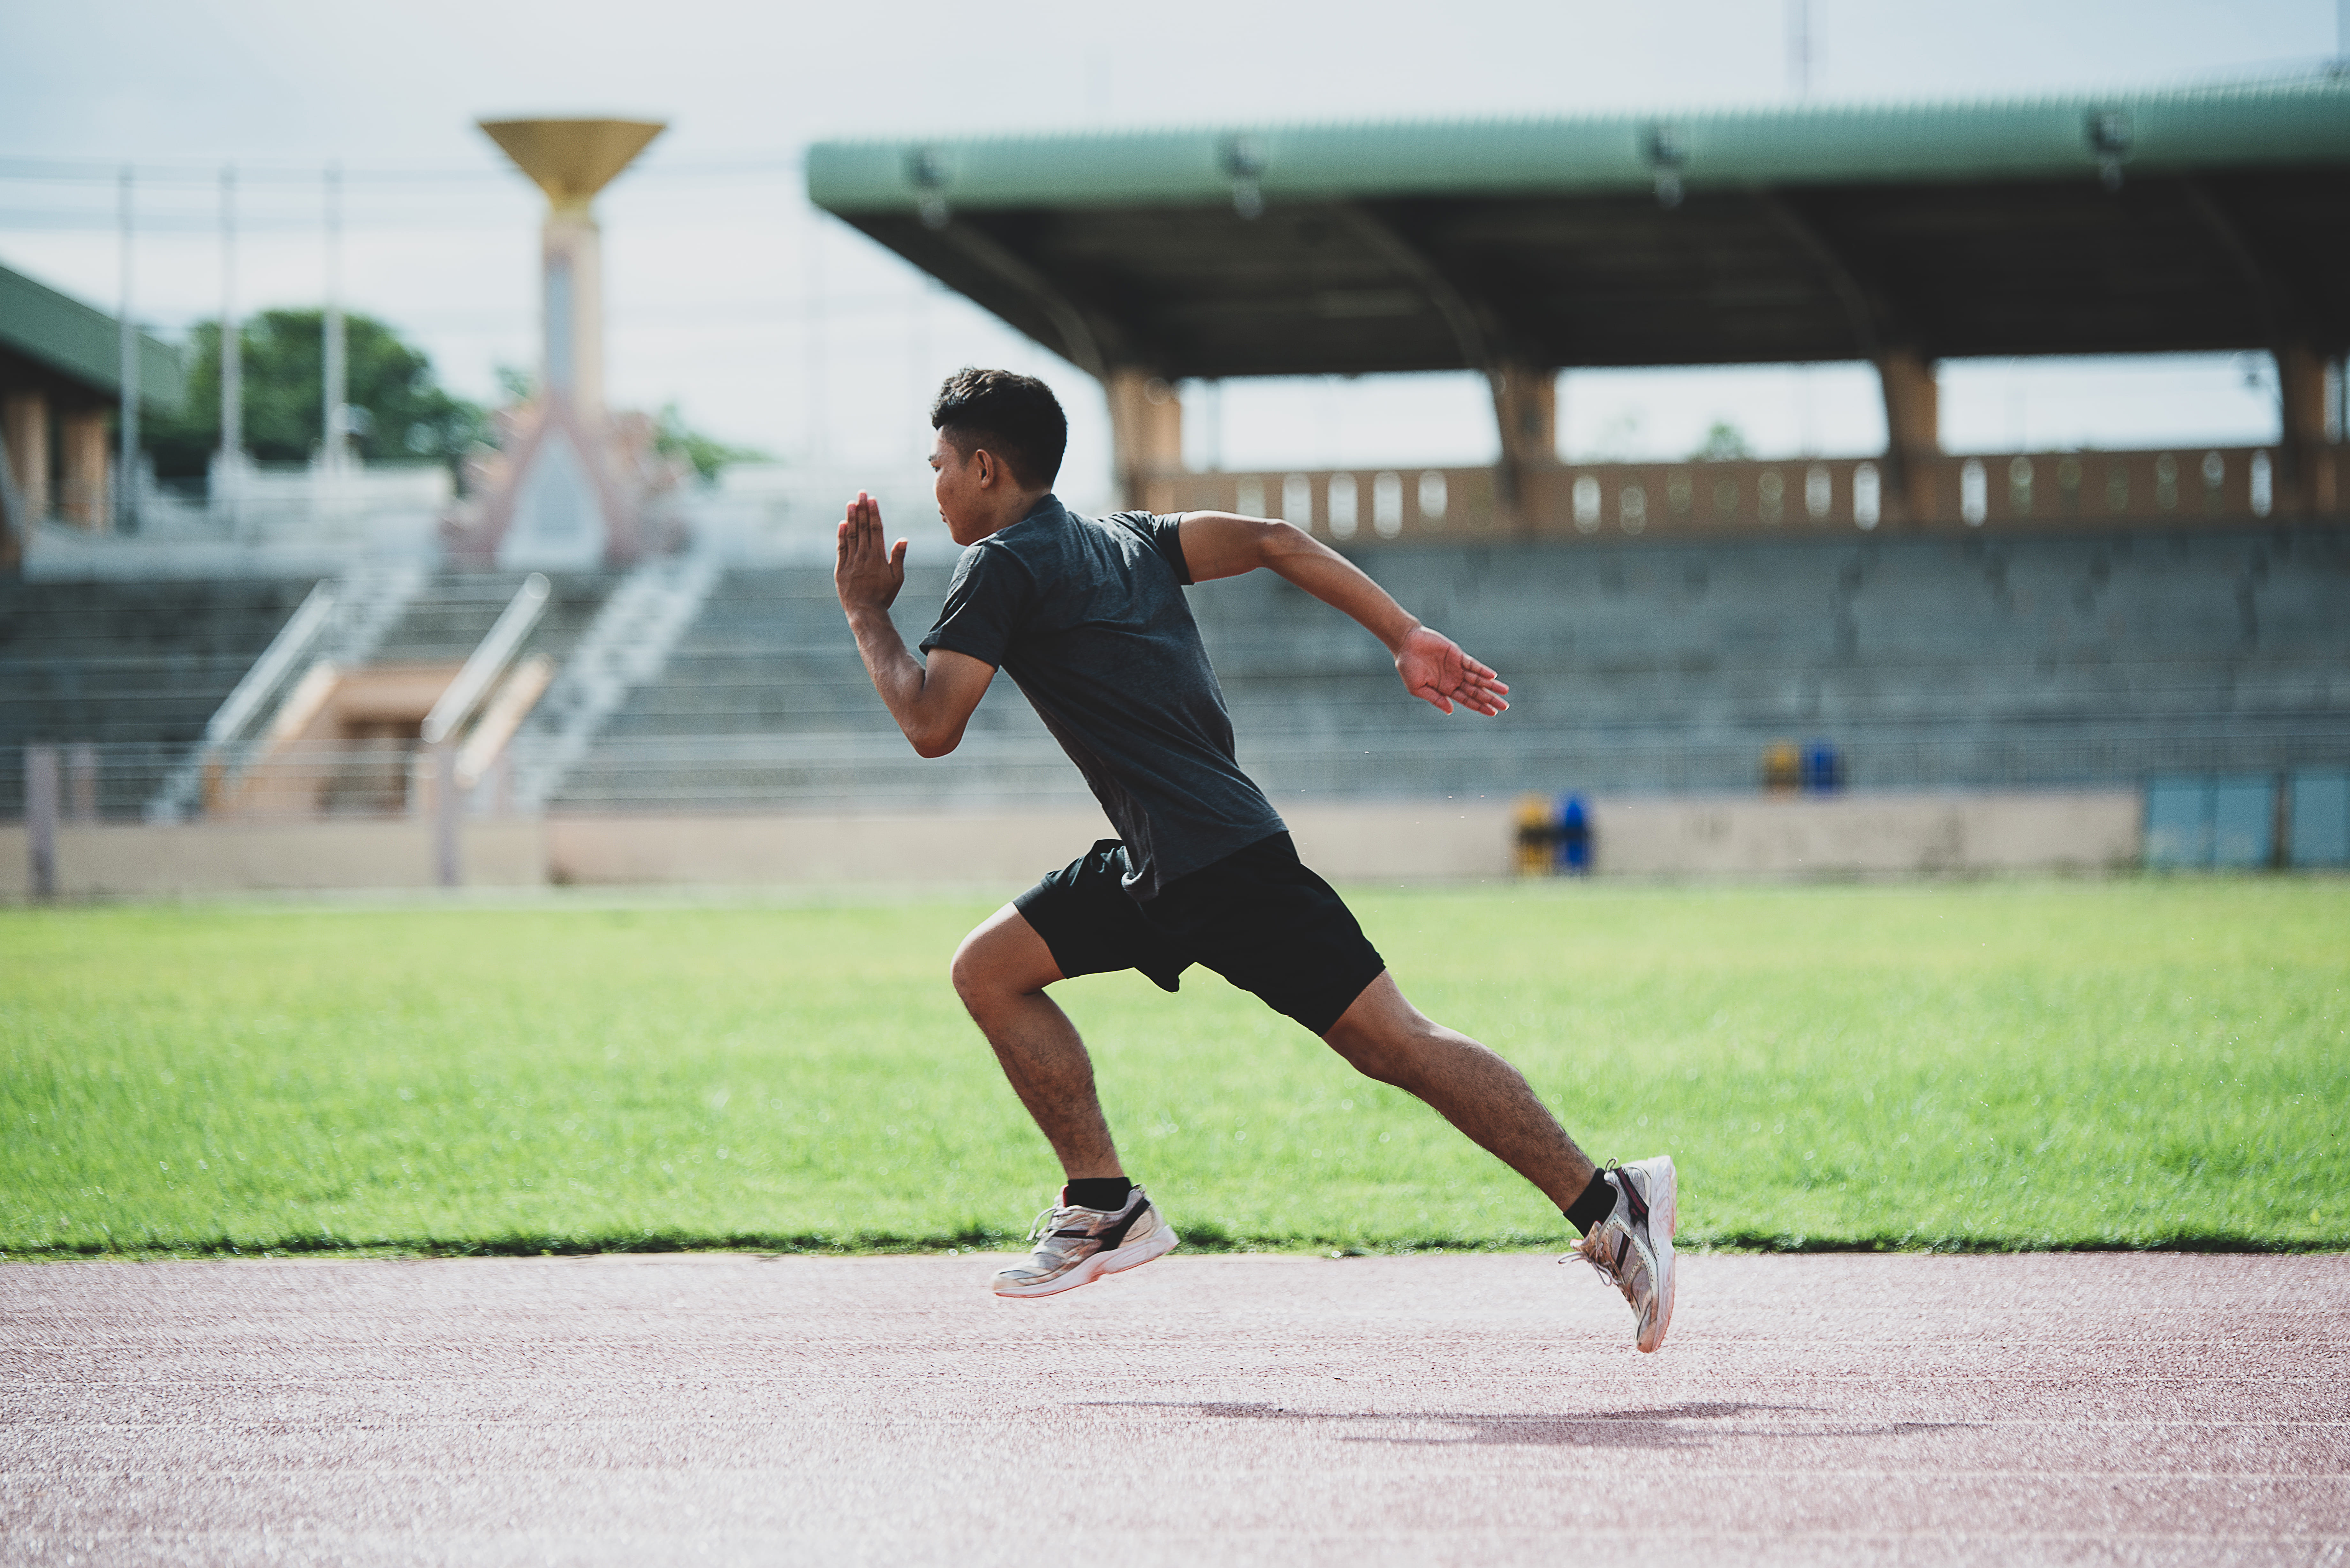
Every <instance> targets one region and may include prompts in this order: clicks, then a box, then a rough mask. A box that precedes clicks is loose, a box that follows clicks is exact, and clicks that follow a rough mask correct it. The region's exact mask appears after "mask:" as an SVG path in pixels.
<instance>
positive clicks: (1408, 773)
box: [557, 526, 2350, 808]
mask: <svg viewBox="0 0 2350 1568" xmlns="http://www.w3.org/2000/svg"><path fill="white" fill-rule="evenodd" d="M931 555H932V556H933V557H934V558H933V560H932V561H931V564H929V565H926V566H917V567H916V568H915V569H913V570H912V571H910V574H909V579H908V583H907V587H906V590H905V593H904V594H903V596H902V597H900V598H899V602H898V607H897V619H898V623H899V628H900V629H901V630H902V631H903V632H904V633H905V634H906V636H907V638H908V639H909V640H910V641H911V640H912V639H915V638H916V637H918V636H919V635H920V631H921V629H922V628H924V627H926V626H927V625H928V624H929V621H930V618H931V615H932V613H933V612H934V611H935V609H936V607H937V605H938V603H939V600H940V597H941V595H942V593H943V591H944V587H945V582H946V576H947V566H946V558H947V553H946V551H945V550H944V549H942V548H941V547H939V546H935V545H934V546H933V547H932V550H931ZM1359 558H1360V559H1361V561H1362V563H1363V564H1364V565H1365V566H1366V567H1367V568H1368V569H1369V570H1370V571H1371V572H1372V573H1373V574H1374V575H1375V576H1378V577H1379V578H1380V579H1381V580H1382V581H1383V582H1384V583H1385V584H1386V585H1387V586H1388V587H1389V588H1390V589H1391V590H1392V591H1393V592H1394V593H1395V594H1396V595H1397V597H1399V599H1401V600H1402V601H1403V603H1404V604H1405V605H1406V606H1407V607H1409V608H1411V609H1412V610H1413V611H1414V612H1415V613H1417V614H1419V615H1420V616H1421V617H1422V618H1425V619H1427V620H1429V621H1430V623H1431V624H1434V625H1436V626H1438V627H1439V628H1442V629H1444V630H1447V631H1448V632H1451V633H1452V634H1453V635H1455V636H1457V637H1458V638H1459V639H1461V641H1462V642H1463V643H1464V644H1465V645H1466V646H1468V647H1469V648H1470V649H1471V650H1472V651H1473V652H1475V653H1477V654H1478V655H1479V656H1480V657H1482V658H1483V659H1486V660H1487V661H1488V662H1489V663H1492V664H1493V665H1494V666H1495V667H1496V668H1498V669H1499V670H1502V672H1503V678H1504V679H1505V680H1509V681H1510V683H1511V686H1512V701H1513V709H1512V711H1510V712H1509V713H1508V714H1507V715H1505V716H1504V717H1503V718H1502V719H1500V720H1498V721H1485V720H1482V719H1477V718H1474V717H1472V716H1468V715H1456V716H1455V717H1453V718H1451V719H1449V720H1448V719H1444V718H1441V717H1440V716H1439V715H1437V714H1435V713H1434V712H1432V711H1429V710H1427V709H1426V708H1425V707H1424V706H1422V705H1421V704H1419V703H1417V702H1415V701H1413V700H1411V699H1410V698H1409V697H1407V696H1405V695H1404V694H1403V693H1402V692H1401V691H1400V690H1399V687H1398V686H1397V683H1396V681H1395V678H1394V676H1393V674H1392V673H1391V672H1390V670H1389V668H1388V660H1387V658H1386V655H1385V654H1384V652H1383V651H1382V650H1381V649H1379V648H1378V645H1377V644H1376V643H1375V642H1373V641H1372V640H1371V639H1369V638H1368V637H1367V635H1366V634H1364V633H1362V632H1361V631H1359V630H1358V629H1357V628H1355V627H1353V626H1352V625H1351V623H1348V622H1347V621H1346V620H1345V619H1344V618H1341V617H1339V616H1338V615H1336V613H1335V612H1333V611H1330V610H1327V609H1326V608H1324V607H1321V606H1319V605H1317V604H1315V603H1313V602H1312V601H1311V600H1309V599H1308V598H1307V597H1305V595H1304V594H1302V593H1301V592H1299V591H1298V590H1297V589H1295V588H1293V587H1290V586H1289V585H1287V584H1286V583H1284V582H1281V581H1279V580H1278V579H1276V578H1274V577H1272V576H1270V575H1269V574H1257V575H1255V576H1250V577H1246V578H1239V579H1232V580H1227V581H1223V582H1218V583H1212V584H1209V585H1205V586H1203V587H1200V588H1197V589H1194V590H1193V591H1192V594H1191V604H1192V607H1193V612H1194V614H1195V615H1196V616H1197V617H1198V618H1199V619H1200V622H1201V631H1202V635H1203V636H1204V637H1205V639H1206V640H1207V642H1208V646H1209V649H1210V651H1211V656H1212V657H1213V658H1214V659H1215V661H1216V666H1217V670H1218V672H1219V674H1220V676H1221V678H1222V682H1223V686H1224V691H1225V693H1226V696H1227V699H1228V701H1230V703H1231V706H1232V716H1233V723H1234V728H1235V730H1236V732H1237V733H1238V735H1239V742H1240V752H1241V757H1242V761H1243V764H1244V765H1246V766H1248V767H1249V768H1250V769H1251V770H1252V771H1253V773H1254V774H1256V775H1257V776H1258V777H1259V779H1260V780H1261V781H1262V782H1263V784H1265V785H1266V787H1267V789H1268V790H1269V791H1270V792H1271V793H1272V794H1274V796H1275V797H1276V799H1278V798H1279V797H1281V796H1283V795H1284V794H1299V793H1306V794H1445V793H1463V792H1466V793H1482V794H1494V793H1500V792H1514V791H1518V790H1523V789H1545V790H1548V789H1560V788H1567V787H1585V788H1596V789H1610V790H1624V789H1658V788H1662V789H1706V788H1714V789H1742V788H1748V787H1752V785H1753V784H1754V783H1755V782H1756V778H1757V772H1758V767H1759V763H1760V760H1761V755H1762V752H1763V747H1764V746H1766V745H1768V744H1769V743H1770V742H1773V741H1775V740H1799V741H1801V740H1813V739H1825V740H1827V741H1829V742H1834V743H1835V744H1836V745H1837V746H1839V747H1841V748H1842V749H1843V750H1844V752H1845V753H1846V758H1847V778H1848V780H1849V782H1850V783H1851V784H1854V785H1856V786H1860V787H1880V788H1906V787H1919V786H1953V787H1999V786H2008V785H2049V784H2054V785H2063V784H2116V783H2122V784H2136V783H2137V782H2139V781H2140V780H2142V779H2143V778H2144V777H2145V776H2146V775H2147V774H2149V773H2152V772H2157V771H2162V770H2166V769H2178V768H2197V767H2210V766H2215V765H2227V766H2230V767H2239V768H2251V769H2260V768H2282V767H2287V766H2293V765H2298V764H2300V763H2306V762H2309V761H2313V760H2319V761H2324V760H2340V759H2341V758H2342V757H2343V756H2345V755H2350V615H2345V613H2344V612H2343V610H2342V608H2341V607H2342V606H2343V605H2345V603H2350V535H2344V534H2342V533H2340V532H2338V531H2334V530H2326V529H2299V530H2288V529H2282V528H2278V529H2266V528H2264V529H2257V530H2255V529H2251V528H2246V527H2241V526H2238V527H2234V528H2229V529H2224V530H2220V529H2214V530H2211V531H2210V532H2205V533H2196V534H2163V535H2155V534H2147V535H2118V534H2115V535H2095V536H2091V535H2074V536H2049V537H2043V538H2019V537H2016V536H2013V535H2010V536H2005V537H2002V538H1997V539H1984V538H1927V539H1918V538H1908V539H1898V538H1892V537H1882V538H1872V539H1855V538H1851V537H1849V536H1847V537H1845V538H1839V539H1834V540H1829V539H1822V538H1818V537H1812V538H1804V537H1800V536H1799V537H1792V538H1781V539H1775V540H1771V541H1767V542H1756V543H1752V544H1725V543H1720V542H1708V543H1691V542H1679V543H1671V544H1655V545H1651V544H1645V543H1625V544H1610V545H1575V546H1565V547H1562V546H1559V545H1513V544H1508V543H1502V542H1494V543H1470V544H1462V545H1447V546H1441V547H1414V548H1399V547H1390V548H1385V549H1378V550H1371V551H1365V552H1363V553H1362V555H1361V556H1360V557H1359ZM918 559H919V555H918ZM1082 795H1083V786H1082V784H1080V782H1079V781H1078V780H1077V778H1076V773H1075V771H1074V769H1072V768H1071V767H1069V765H1068V764H1067V763H1066V762H1065V761H1062V760H1061V759H1060V757H1059V753H1058V752H1057V749H1056V748H1055V747H1054V745H1053V743H1052V742H1051V741H1050V739H1049V738H1048V737H1047V736H1046V735H1045V732H1044V730H1043V727H1042V726H1041V725H1040V724H1039V723H1037V722H1036V721H1035V717H1034V716H1033V715H1032V714H1031V713H1030V712H1029V711H1028V710H1027V707H1026V704H1025V702H1024V701H1022V700H1021V699H1020V697H1019V695H1018V693H1017V692H1016V691H1014V690H1013V689H1012V688H1011V684H1010V682H1009V681H1008V680H1000V681H998V682H997V683H996V685H995V687H994V688H993V690H991V691H990V692H989V694H988V697H987V699H986V701H985V702H983V704H982V706H981V710H980V712H979V714H978V715H977V717H976V718H975V720H974V722H973V724H972V731H971V733H970V735H969V737H968V738H967V739H966V741H965V742H964V745H963V746H962V749H961V750H959V751H958V752H957V753H955V754H954V755H953V756H952V757H951V758H948V759H944V760H942V761H940V762H930V763H926V762H923V761H921V760H920V759H919V758H916V757H915V756H914V755H913V754H912V753H911V752H910V750H908V749H907V748H906V746H905V744H904V742H903V741H902V740H900V739H899V736H898V733H897V731H896V729H895V727H894V726H893V725H892V724H891V722H890V721H889V716H888V714H887V713H886V712H885V711H883V709H882V707H881V705H880V702H879V699H878V698H877V697H875V695H874V694H873V691H872V689H871V686H870V684H869V683H868V680H866V677H865V674H864V671H863V669H862V668H861V666H860V665H859V664H858V659H857V655H856V650H855V649H854V647H853V645H852V644H851V643H850V641H849V639H848V636H847V628H845V627H844V626H843V624H842V622H841V618H840V612H839V608H838V607H837V603H836V602H835V600H834V597H833V592H832V586H831V582H830V578H829V574H828V573H827V571H826V570H824V569H822V568H817V567H806V568H775V569H766V570H760V571H747V570H744V571H735V572H733V573H730V574H729V575H728V576H727V577H726V578H725V580H724V581H723V583H722V584H721V586H720V587H719V589H718V590H717V591H716V592H715V593H713V594H712V597H711V598H710V600H709V602H708V603H707V605H706V606H705V607H704V609H703V612H702V617H701V618H700V620H699V621H698V622H697V624H696V625H695V626H694V627H693V628H691V631H690V632H689V633H688V634H687V636H686V637H685V638H684V639H683V640H682V641H681V644H680V645H679V646H678V648H677V649H675V650H674V651H673V652H672V654H671V659H670V660H669V664H668V666H667V669H666V670H665V671H664V673H663V675H662V676H661V677H660V679H659V680H656V681H654V682H652V683H650V684H649V685H647V686H645V687H643V688H640V689H639V691H636V692H635V693H634V694H633V695H632V696H631V698H630V700H629V701H628V702H627V703H626V704H625V705H624V706H623V707H622V709H621V710H620V711H619V713H618V714H617V715H616V716H615V718H614V720H613V722H612V723H611V724H610V725H609V726H608V729H607V731H606V732H605V733H604V735H603V737H602V739H601V741H600V742H599V743H598V745H597V746H596V747H595V748H594V749H593V750H592V751H591V753H590V754H589V756H588V757H587V761H586V763H585V764H584V765H583V766H581V767H580V768H579V769H577V771H575V772H574V774H572V775H571V777H570V779H569V781H568V783H567V784H566V786H565V787H564V789H563V790H562V791H561V792H560V794H558V796H557V804H558V805H567V806H572V807H591V808H592V807H598V806H626V805H652V804H674V805H690V804H700V805H723V806H754V805H775V804H790V803H795V802H806V803H810V804H815V803H827V804H837V803H844V802H847V803H862V804H867V805H938V804H945V803H950V802H952V801H957V800H975V799H981V798H985V799H991V800H998V801H1001V800H1048V799H1049V800H1066V799H1076V798H1082Z"/></svg>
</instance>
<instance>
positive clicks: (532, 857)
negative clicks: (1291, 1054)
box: [0, 790, 2142, 899]
mask: <svg viewBox="0 0 2350 1568" xmlns="http://www.w3.org/2000/svg"><path fill="white" fill-rule="evenodd" d="M1284 815H1286V816H1287V818H1288V820H1289V824H1290V827H1291V830H1292V831H1293V832H1294V833H1295V836H1296V838H1297V844H1298V848H1299V851H1300V853H1302V854H1303V855H1304V856H1305V859H1306V861H1307V863H1308V864H1310V865H1312V866H1313V867H1315V869H1316V870H1318V871H1320V872H1321V873H1322V874H1323V875H1325V876H1326V877H1330V878H1331V879H1332V880H1334V881H1352V882H1378V881H1389V882H1414V881H1418V882H1426V881H1472V880H1480V879H1486V878H1496V877H1507V876H1510V875H1511V874H1512V872H1511V858H1512V842H1513V836H1514V826H1513V811H1512V807H1511V805H1510V804H1509V803H1508V802H1506V801H1490V800H1483V799H1471V800H1466V801H1427V802H1364V803H1360V804H1339V803H1331V804H1322V805H1295V806H1291V807H1289V808H1287V809H1286V810H1285V812H1284ZM2140 815H2141V814H2140V803H2139V798H2138V795H2137V793H2136V792H2135V791H2118V790H2117V791H2103V792H2094V793H2078V794H1964V795H1961V794H1952V795H1839V796H1830V797H1822V798H1801V797H1797V798H1785V799H1774V798H1769V797H1763V796H1755V795H1736V796H1721V797H1669V798H1648V799H1623V798H1608V797H1602V798H1600V799H1598V800H1596V801H1595V802H1594V803H1593V806H1592V824H1593V831H1594V835H1595V839H1596V869H1597V872H1598V874H1599V875H1601V876H1607V877H1616V876H1626V877H1818V876H1831V877H1836V876H1898V875H1904V874H1920V873H1924V874H1932V873H1951V872H1960V873H1963V872H1998V871H2104V870H2111V869H2116V868H2120V867H2129V866H2135V865H2136V864H2137V861H2138V858H2139V853H2140V849H2139V846H2140V843H2141V836H2142V835H2141V825H2140V820H2139V819H2140ZM1109 833H1110V830H1109V826H1108V825H1107V823H1106V822H1104V821H1103V820H1102V818H1101V816H1100V815H1099V814H1098V813H1096V812H1094V811H1091V810H1076V809H1068V810H1062V809H1055V810H1038V811H1025V812H1023V811H995V812H962V813H956V814H953V815H946V814H932V815H916V814H899V815H890V814H875V815H848V814H820V813H792V814H784V813H747V812H746V813H739V814H727V815H721V814H712V815H697V816H685V815H623V814H614V815H556V816H551V817H547V818H544V819H538V818H516V819H511V820H504V821H478V822H469V823H468V824H466V826H465V839H464V850H463V865H464V879H465V881H466V883H467V884H468V885H470V886H473V887H537V886H542V885H545V884H546V883H550V882H554V883H571V884H578V885H588V886H599V885H600V886H610V885H619V884H671V885H687V886H692V885H703V886H733V887H744V886H748V887H765V886H776V885H786V884H795V883H797V884H817V885H824V884H833V885H848V884H856V883H871V884H880V885H891V884H895V885H900V886H919V885H922V884H933V885H935V884H941V883H964V884H971V883H976V884H983V885H988V886H994V887H1001V888H1004V889H1005V890H1006V891H1007V892H1009V891H1012V890H1014V889H1016V888H1020V887H1022V886H1024V885H1026V884H1027V883H1028V882H1030V881H1033V880H1034V879H1035V877H1037V876H1038V875H1039V874H1040V873H1042V872H1044V871H1045V870H1047V869H1049V868H1051V867H1055V866H1060V865H1064V864H1066V862H1068V861H1069V860H1071V859H1074V858H1075V857H1076V856H1078V855H1079V854H1081V853H1083V852H1084V850H1085V848H1086V846H1087V845H1089V844H1091V843H1092V842H1093V841H1094V840H1095V839H1097V838H1106V837H1107V836H1109ZM26 862H27V854H26V839H25V831H24V829H23V827H22V826H7V827H0V898H9V899H22V898H25V897H26V893H27V892H28V890H29V889H28V882H29V877H28V871H27V864H26ZM57 876H58V884H59V886H58V891H59V892H60V893H61V894H63V895H65V896H67V897H78V896H90V895H98V896H138V895H169V894H177V893H207V892H234V891H242V890H255V889H265V888H287V889H325V888H422V887H428V886H430V885H431V884H432V836H431V826H430V824H428V823H425V822H422V821H417V820H411V819H404V818H403V819H396V820H389V821H311V822H273V823H241V822H234V821H229V822H204V823H194V824H189V825H185V826H148V825H143V824H128V823H124V824H101V825H85V826H71V825H68V826H61V827H60V828H59V830H58V835H57Z"/></svg>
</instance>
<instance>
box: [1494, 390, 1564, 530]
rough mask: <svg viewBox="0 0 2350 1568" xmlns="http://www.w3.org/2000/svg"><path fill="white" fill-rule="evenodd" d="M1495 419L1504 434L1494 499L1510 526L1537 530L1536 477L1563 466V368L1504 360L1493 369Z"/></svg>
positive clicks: (1537, 486)
mask: <svg viewBox="0 0 2350 1568" xmlns="http://www.w3.org/2000/svg"><path fill="white" fill-rule="evenodd" d="M1485 379H1486V382H1487V384H1488V385H1489V386H1491V388H1492V393H1493V422H1494V424H1495V425H1496V426H1497V427H1498V428H1499V430H1500V431H1501V436H1502V461H1501V464H1500V467H1499V471H1498V473H1497V475H1496V477H1497V479H1498V481H1499V483H1497V484H1496V485H1495V487H1494V488H1495V491H1496V495H1495V497H1494V498H1495V500H1497V501H1498V502H1499V503H1500V504H1501V505H1502V507H1503V510H1504V511H1505V512H1506V513H1507V514H1508V516H1509V519H1510V522H1511V525H1512V526H1513V527H1515V528H1516V529H1518V530H1519V531H1520V532H1522V533H1529V534H1530V533H1532V532H1534V524H1535V522H1536V516H1535V514H1536V510H1537V507H1538V506H1539V504H1540V501H1539V494H1538V492H1539V482H1538V481H1537V480H1536V478H1535V475H1536V474H1537V473H1539V472H1542V471H1544V470H1545V469H1552V468H1556V467H1557V466H1558V371H1557V370H1556V369H1554V368H1552V367H1550V366H1547V365H1534V364H1530V363H1527V362H1524V361H1511V360H1504V361H1503V362H1502V363H1500V364H1497V365H1495V366H1493V367H1492V368H1491V369H1488V370H1487V371H1486V373H1485Z"/></svg>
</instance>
